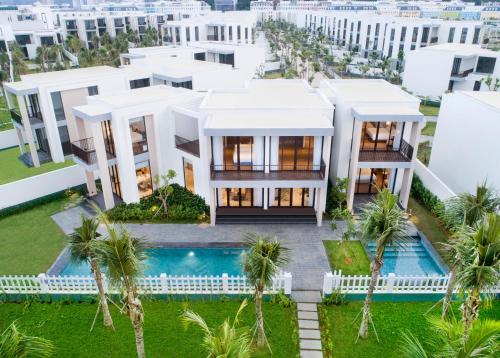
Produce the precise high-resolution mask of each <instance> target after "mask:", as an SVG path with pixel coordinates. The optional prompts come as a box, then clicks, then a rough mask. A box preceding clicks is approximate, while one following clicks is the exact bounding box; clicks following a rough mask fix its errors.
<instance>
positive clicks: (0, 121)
mask: <svg viewBox="0 0 500 358" xmlns="http://www.w3.org/2000/svg"><path fill="white" fill-rule="evenodd" d="M12 128H14V127H13V125H12V121H11V119H10V111H9V108H8V107H7V102H6V100H5V97H4V96H0V131H5V130H7V129H12Z"/></svg>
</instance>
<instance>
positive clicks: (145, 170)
mask: <svg viewBox="0 0 500 358" xmlns="http://www.w3.org/2000/svg"><path fill="white" fill-rule="evenodd" d="M135 177H136V181H137V189H139V197H140V198H144V197H146V196H150V195H151V194H153V182H152V181H151V169H150V167H149V160H148V161H146V162H142V163H138V164H137V165H136V169H135Z"/></svg>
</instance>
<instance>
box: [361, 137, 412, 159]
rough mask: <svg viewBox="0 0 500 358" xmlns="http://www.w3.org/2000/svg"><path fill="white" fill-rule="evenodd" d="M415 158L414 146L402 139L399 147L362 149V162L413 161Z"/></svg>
mask: <svg viewBox="0 0 500 358" xmlns="http://www.w3.org/2000/svg"><path fill="white" fill-rule="evenodd" d="M412 158H413V147H412V146H411V145H410V144H408V143H407V142H406V141H404V140H401V145H400V147H399V148H398V149H395V148H392V149H391V148H387V149H385V150H360V151H359V159H358V161H360V162H411V160H412Z"/></svg>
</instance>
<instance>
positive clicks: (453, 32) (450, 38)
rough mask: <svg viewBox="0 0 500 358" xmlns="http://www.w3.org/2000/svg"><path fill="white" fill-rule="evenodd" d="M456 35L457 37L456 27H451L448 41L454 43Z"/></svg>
mask: <svg viewBox="0 0 500 358" xmlns="http://www.w3.org/2000/svg"><path fill="white" fill-rule="evenodd" d="M454 37H455V28H454V27H450V32H448V42H449V43H452V42H453V38H454Z"/></svg>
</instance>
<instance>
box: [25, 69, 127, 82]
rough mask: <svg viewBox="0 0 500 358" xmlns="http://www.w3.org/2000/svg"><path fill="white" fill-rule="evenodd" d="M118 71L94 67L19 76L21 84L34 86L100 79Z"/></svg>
mask: <svg viewBox="0 0 500 358" xmlns="http://www.w3.org/2000/svg"><path fill="white" fill-rule="evenodd" d="M119 73H120V70H119V69H118V68H115V67H110V66H95V67H83V68H73V69H69V70H64V71H52V72H41V73H33V74H29V75H21V82H25V81H26V82H27V83H32V84H35V85H45V84H53V83H56V82H74V81H79V80H87V79H89V78H102V77H107V76H111V75H115V74H116V75H118V74H119Z"/></svg>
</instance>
